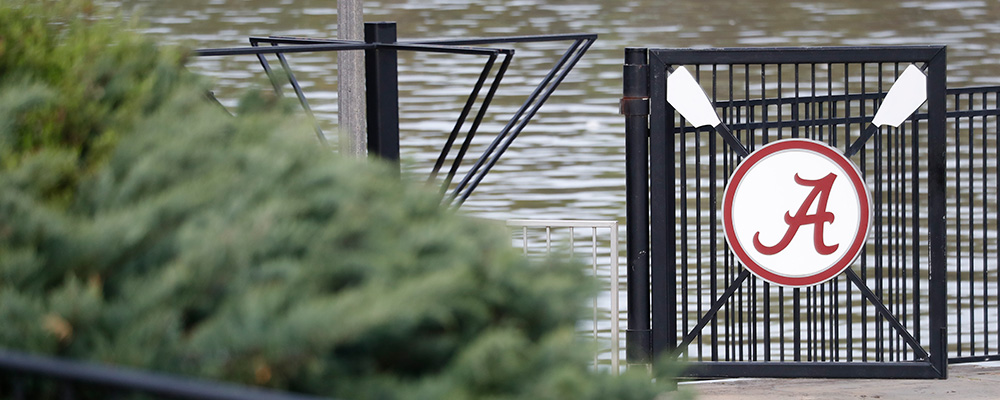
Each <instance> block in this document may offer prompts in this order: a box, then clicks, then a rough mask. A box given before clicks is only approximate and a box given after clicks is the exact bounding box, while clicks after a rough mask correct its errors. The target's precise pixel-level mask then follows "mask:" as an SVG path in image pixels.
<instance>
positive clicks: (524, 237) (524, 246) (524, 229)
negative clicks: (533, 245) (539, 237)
mask: <svg viewBox="0 0 1000 400" xmlns="http://www.w3.org/2000/svg"><path fill="white" fill-rule="evenodd" d="M521 234H522V236H521V240H522V242H521V243H522V246H521V251H522V252H523V253H524V255H528V227H527V226H524V227H521Z"/></svg>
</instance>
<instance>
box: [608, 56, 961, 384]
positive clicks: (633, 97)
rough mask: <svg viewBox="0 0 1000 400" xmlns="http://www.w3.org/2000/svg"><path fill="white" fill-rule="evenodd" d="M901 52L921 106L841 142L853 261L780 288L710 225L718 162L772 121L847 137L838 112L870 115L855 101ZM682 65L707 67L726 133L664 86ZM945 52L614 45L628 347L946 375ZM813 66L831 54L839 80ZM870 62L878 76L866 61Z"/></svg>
mask: <svg viewBox="0 0 1000 400" xmlns="http://www.w3.org/2000/svg"><path fill="white" fill-rule="evenodd" d="M902 63H917V65H923V66H924V68H925V72H926V74H927V93H928V101H927V104H926V106H925V107H926V110H927V113H926V114H923V115H914V116H911V118H910V121H909V122H907V123H904V127H903V128H892V129H888V128H887V129H885V130H883V131H881V132H880V134H879V135H876V136H875V137H874V139H871V140H869V141H868V143H867V148H866V149H865V151H862V152H861V153H859V155H857V156H855V157H856V158H857V159H859V164H860V165H861V168H862V170H865V171H868V173H867V176H869V177H870V178H868V179H871V180H874V181H875V182H873V183H870V185H872V186H874V187H875V196H876V201H875V203H876V204H875V206H876V222H875V227H874V230H875V232H874V237H873V238H872V239H869V245H868V246H867V247H868V248H866V251H867V252H868V254H863V255H862V257H861V259H860V264H861V265H860V266H855V267H853V269H848V270H847V271H846V272H845V274H843V275H842V276H841V277H840V278H837V279H836V280H835V281H832V282H830V283H829V285H826V284H824V285H820V286H817V287H815V288H808V289H794V290H792V289H789V290H788V291H789V292H791V293H785V290H784V288H777V287H771V286H770V285H768V284H767V283H766V282H760V281H759V280H758V279H756V277H753V276H751V275H750V273H749V272H748V271H747V270H746V269H744V268H742V266H740V265H738V263H737V262H736V261H735V260H733V259H732V257H731V255H729V254H728V251H727V250H726V247H725V243H724V242H722V241H721V239H720V237H721V235H718V234H717V233H716V229H715V228H713V227H715V226H718V225H717V224H718V216H717V212H716V209H715V207H716V205H717V204H718V197H717V193H718V192H719V191H720V190H721V188H723V187H724V186H725V177H726V176H728V173H727V172H726V171H731V170H732V168H733V167H734V166H735V165H736V164H737V163H738V162H739V161H740V160H741V159H742V158H743V156H744V155H745V154H746V153H745V150H744V151H740V150H741V149H740V148H739V146H737V147H734V146H733V143H737V144H742V145H744V146H746V147H747V148H748V149H750V151H752V150H753V149H754V148H755V147H758V146H760V145H762V144H766V143H768V142H769V141H771V140H775V139H780V138H781V137H783V136H786V137H811V138H813V139H818V140H822V141H825V142H827V143H829V144H831V145H832V146H834V147H837V148H843V149H844V151H845V153H847V152H849V149H850V145H851V143H852V142H854V140H852V135H853V134H854V133H852V132H853V131H855V130H856V129H854V128H852V126H855V125H856V126H862V124H867V123H868V122H870V121H871V117H870V115H871V114H868V113H867V112H866V111H865V110H868V109H872V108H877V103H878V101H879V100H880V99H881V98H882V96H884V90H882V89H883V88H884V86H883V82H886V83H888V82H890V81H891V79H892V77H893V76H894V75H893V72H894V71H895V73H898V72H899V71H901V69H900V65H901V64H902ZM681 65H685V66H688V67H693V68H695V71H696V73H695V76H705V77H706V79H710V80H711V84H710V89H709V90H707V92H708V93H709V96H710V97H711V98H712V100H713V101H714V102H715V105H716V108H717V109H719V110H720V111H721V113H720V114H721V115H722V116H723V119H724V120H725V121H726V122H727V123H728V125H729V127H731V128H732V131H733V132H734V136H728V137H725V135H727V134H728V132H725V131H720V132H718V133H715V132H713V131H711V130H709V131H707V132H706V131H705V130H704V129H695V128H690V127H686V126H685V125H686V124H685V121H684V120H683V119H682V118H679V115H677V114H676V113H675V111H674V109H673V107H672V106H671V105H670V104H669V103H668V102H667V101H666V95H665V88H666V77H667V76H668V74H669V73H670V71H672V68H674V67H676V66H681ZM945 65H946V58H945V49H944V47H942V46H901V47H863V48H858V47H834V48H757V49H749V48H747V49H710V50H692V49H644V48H631V49H626V52H625V65H624V89H623V99H622V113H623V114H625V117H626V176H627V178H626V187H627V189H626V190H627V201H628V206H627V212H628V215H627V218H628V231H627V234H628V237H627V242H628V251H627V253H628V256H627V257H628V271H629V276H628V288H629V293H628V310H629V316H628V317H629V321H628V331H627V332H626V335H627V336H626V337H627V355H628V358H629V361H630V362H648V361H650V360H651V359H652V358H653V357H656V356H661V355H667V354H669V355H671V356H673V357H680V358H682V359H685V360H686V361H688V362H689V366H690V368H689V369H688V371H687V372H686V374H687V375H688V376H697V377H730V376H758V377H864V378H888V377H892V378H944V377H946V376H947V354H948V353H947V339H948V335H947V327H948V325H947V320H946V313H947V309H946V294H947V287H946V285H945V280H946V275H947V274H946V262H947V242H946V221H945V213H946V200H945V196H946V190H945V189H946V184H945V167H946V162H945V155H946V139H945V135H946V132H945V131H946V126H945V120H946V116H945ZM872 67H874V68H872ZM817 68H819V69H827V70H830V71H832V70H834V69H837V68H841V70H840V71H841V75H843V77H842V79H843V80H842V81H840V80H838V82H837V84H836V85H834V84H833V73H832V72H831V73H829V74H828V76H827V78H826V79H825V81H828V82H821V83H820V84H819V85H817V81H816V72H817ZM851 68H853V70H854V71H856V72H857V71H860V74H861V76H860V77H854V76H852V74H851V73H850V72H849V71H851ZM802 70H805V71H806V72H804V73H800V71H802ZM871 70H874V71H876V72H875V74H874V75H877V76H873V77H866V76H865V73H866V71H871ZM782 71H786V73H785V77H784V79H783V77H782ZM775 73H776V75H777V76H774V74H775ZM726 74H729V75H728V76H729V81H728V82H726V81H725V78H724V77H725V76H726ZM736 75H739V76H740V77H741V79H742V81H741V82H738V84H734V81H733V76H736ZM790 75H794V76H790ZM720 76H721V77H723V78H721V79H722V82H721V83H720V82H718V81H717V79H719V77H720ZM810 79H811V84H810ZM838 79H840V78H838ZM789 81H790V82H793V83H787V82H789ZM859 81H860V83H859ZM803 82H805V83H803ZM783 83H784V84H785V85H787V86H785V87H782V84H783ZM872 85H875V86H877V89H876V90H869V89H867V88H868V87H870V86H872ZM702 86H704V84H702ZM727 86H728V87H727ZM734 86H735V87H734ZM817 86H819V87H820V88H824V89H828V90H826V92H827V94H826V96H825V97H824V96H821V95H818V94H817ZM857 87H860V90H859V91H858V92H857V93H854V92H852V90H854V89H855V88H857ZM720 92H722V93H725V92H729V95H728V97H727V96H726V95H720V94H719V93H720ZM734 92H743V96H745V97H740V96H736V97H734V96H733V94H732V93H734ZM820 92H823V90H820ZM852 110H854V113H853V114H852ZM845 125H846V127H845ZM838 126H840V128H839V130H838V128H837V127H838ZM702 134H707V139H701V137H702ZM720 135H723V136H724V137H723V139H724V140H723V141H722V142H723V143H724V144H725V145H726V147H720V145H719V143H718V141H717V138H718V136H720ZM918 136H919V137H922V138H925V139H919V140H918V139H917V138H918ZM855 139H856V136H855ZM892 140H895V142H893V141H892ZM689 141H691V142H692V144H689V143H688V142H689ZM904 144H905V145H904ZM918 145H919V146H918ZM689 147H693V148H694V150H693V151H694V152H695V154H687V153H686V151H688V150H685V149H688V148H689ZM706 148H707V149H708V150H704V149H706ZM703 159H707V160H708V164H709V165H707V166H706V165H703V164H701V162H702V160H703ZM692 160H693V161H692ZM691 162H693V163H694V164H693V165H690V166H689V165H688V164H689V163H691ZM706 171H707V172H706ZM703 173H704V174H705V175H707V176H703V175H702V174H703ZM921 176H924V177H926V179H923V178H921ZM871 177H874V178H871ZM689 181H690V182H693V183H692V185H691V186H693V188H690V191H689V188H688V182H689ZM702 182H705V183H702ZM701 185H705V186H706V187H702V186H701ZM703 190H704V191H707V192H708V193H709V197H707V198H702V197H700V196H701V193H702V191H703ZM691 196H694V199H693V200H689V198H691ZM893 196H896V197H895V198H893ZM923 196H926V197H923ZM689 206H690V209H689ZM903 210H905V213H906V215H902V214H900V211H903ZM921 210H927V211H926V213H922V212H921ZM692 214H693V215H692ZM702 219H705V220H707V221H703V220H702ZM691 225H695V226H697V228H695V230H694V232H691V231H690V229H689V226H691ZM706 226H707V227H708V228H705V227H706ZM702 231H706V232H702ZM688 235H691V236H693V237H689V236H688ZM900 237H902V238H904V239H902V241H901V240H900V239H899V238H900ZM689 243H694V244H690V245H689ZM706 244H707V246H706ZM702 268H704V270H703V269H702ZM854 269H858V270H860V271H855V270H854ZM868 272H871V273H868ZM907 274H908V275H907ZM679 275H680V276H679ZM703 275H707V276H708V278H706V279H709V280H710V284H709V283H704V284H703V282H702V281H701V279H702V276H703ZM903 277H906V278H905V279H902V278H903ZM894 291H901V292H902V293H905V294H898V293H897V292H894ZM702 292H705V293H709V294H710V295H708V298H709V299H710V300H707V301H706V299H705V298H702ZM733 303H736V304H733ZM803 303H804V304H803ZM852 303H853V304H854V305H852ZM925 303H926V304H925ZM859 310H860V314H861V315H858V316H857V317H856V318H855V317H854V316H853V314H854V313H855V312H858V311H859ZM723 314H724V315H723ZM772 318H773V320H772ZM852 318H854V319H856V320H855V321H852ZM786 319H787V320H786ZM845 325H846V328H845ZM786 326H791V328H790V330H791V331H790V332H787V335H788V336H790V339H791V340H790V341H788V340H786V332H785V331H786V330H787V329H786ZM855 326H860V328H855ZM869 331H871V332H869ZM922 332H923V333H922ZM772 336H773V337H775V338H774V339H772ZM692 347H694V348H695V350H694V351H695V352H696V353H697V354H694V355H692V354H691V353H690V352H691V351H692V350H691V349H692ZM706 348H707V350H704V352H703V351H702V350H703V349H706ZM720 348H721V350H720ZM772 353H774V354H772Z"/></svg>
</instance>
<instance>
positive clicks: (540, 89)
mask: <svg viewBox="0 0 1000 400" xmlns="http://www.w3.org/2000/svg"><path fill="white" fill-rule="evenodd" d="M579 45H580V42H575V43H573V45H571V46H570V48H569V49H567V50H566V52H565V53H564V54H563V56H562V57H561V58H560V59H559V61H557V62H556V65H555V66H553V67H552V69H551V70H549V72H548V74H546V75H545V77H544V78H542V80H541V82H539V83H538V85H537V86H535V89H534V90H533V91H532V93H531V94H530V95H529V96H528V99H527V100H525V102H524V103H523V104H522V105H521V107H520V108H519V109H518V110H517V112H515V113H514V115H513V116H512V117H511V118H510V120H508V121H507V125H506V126H504V128H503V129H502V130H501V131H500V133H499V134H497V136H496V138H494V139H493V142H491V143H490V145H489V146H488V147H487V148H486V151H484V152H483V154H482V155H481V156H479V159H478V160H476V162H475V164H473V166H472V168H471V169H470V170H469V171H468V172H467V173H466V175H465V177H464V178H462V180H461V181H460V182H459V183H458V186H457V187H456V188H455V191H454V192H453V193H452V199H453V200H455V199H457V202H458V204H459V205H461V204H462V203H463V202H464V201H465V199H466V198H467V197H468V195H469V194H471V193H472V191H471V190H469V191H467V192H466V193H465V194H462V191H463V190H464V189H465V188H466V187H467V186H474V185H477V184H478V180H481V179H482V177H485V173H484V174H482V175H477V173H478V172H479V170H480V169H481V168H482V169H484V170H486V172H488V168H486V167H485V166H486V165H489V164H490V161H493V160H496V159H499V155H500V153H502V151H503V150H498V149H505V145H504V144H506V146H509V145H510V143H511V142H512V141H513V140H514V138H515V137H516V133H515V134H512V132H515V131H517V132H519V131H520V129H518V126H521V127H523V125H518V121H520V120H521V118H522V117H523V116H524V115H525V114H526V113H528V112H529V108H530V107H532V105H535V106H536V108H535V110H537V107H540V106H541V103H537V104H536V103H535V102H536V101H537V100H538V99H539V98H540V97H541V96H542V95H543V93H544V90H545V89H546V87H548V86H549V83H550V82H552V81H553V79H555V78H556V76H557V75H559V72H560V70H562V67H563V66H564V65H566V63H567V62H568V61H569V60H570V59H571V55H572V53H573V52H574V50H575V49H576V48H577V47H578V46H579ZM563 72H566V71H563ZM552 90H554V88H552ZM550 93H551V92H550ZM542 103H544V100H543V101H542ZM531 115H534V112H531ZM530 118H531V117H528V118H527V119H525V124H526V123H527V120H529V119H530ZM505 139H506V140H505ZM495 151H496V152H497V153H498V154H497V156H496V158H495V159H491V156H492V155H493V153H494V152H495ZM493 162H494V163H495V161H493ZM490 166H492V165H490ZM473 182H475V183H473Z"/></svg>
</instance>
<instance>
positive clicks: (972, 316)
mask: <svg viewBox="0 0 1000 400" xmlns="http://www.w3.org/2000/svg"><path fill="white" fill-rule="evenodd" d="M967 101H968V109H969V110H972V108H973V107H972V93H969V94H968V96H967ZM973 122H974V117H972V116H970V117H969V118H968V124H969V128H968V131H969V133H968V135H969V136H968V138H969V143H968V153H967V154H968V157H969V164H968V165H969V166H968V168H967V170H966V172H967V179H968V181H969V189H968V190H966V192H967V194H968V200H969V201H968V203H969V205H968V210H969V212H968V214H969V224H968V225H969V233H968V236H969V255H968V258H969V325H968V326H969V355H970V356H973V355H976V336H975V335H976V307H975V305H976V273H975V270H976V259H975V257H973V256H974V255H975V252H976V233H975V228H976V214H975V209H974V208H975V200H974V197H973V196H974V195H975V192H976V181H975V179H973V175H972V174H973V173H974V172H975V165H974V164H975V155H976V154H975V146H974V144H975V139H974V138H973V135H974V134H975V132H974V131H975V130H974V129H973V125H972V124H973ZM958 193H961V192H958Z"/></svg>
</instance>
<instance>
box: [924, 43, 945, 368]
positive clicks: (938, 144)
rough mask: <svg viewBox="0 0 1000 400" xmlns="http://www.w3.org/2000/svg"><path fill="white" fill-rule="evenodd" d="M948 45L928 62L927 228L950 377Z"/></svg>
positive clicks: (934, 344)
mask: <svg viewBox="0 0 1000 400" xmlns="http://www.w3.org/2000/svg"><path fill="white" fill-rule="evenodd" d="M945 55H946V53H945V48H943V47H942V48H941V51H940V52H939V53H938V54H937V55H936V56H934V58H932V59H931V60H930V62H928V63H927V65H928V67H927V72H928V76H927V193H929V194H930V195H929V196H928V197H927V211H928V215H927V230H928V237H929V239H930V287H929V288H928V292H929V293H928V294H929V296H930V303H931V304H930V306H929V308H930V310H929V312H930V327H931V329H930V335H931V341H930V342H931V351H930V359H931V360H930V361H931V365H933V366H934V369H936V370H937V372H938V373H939V374H940V377H941V378H947V377H948V319H947V313H948V297H947V296H948V287H947V285H946V282H947V279H948V275H947V272H946V271H947V262H948V238H947V221H946V220H945V218H946V210H947V193H948V191H947V182H946V177H945V171H946V167H945V166H946V164H947V161H946V157H947V146H948V144H947V139H946V137H945V136H946V131H947V123H946V119H947V115H946V107H947V106H946V105H945V92H946V90H947V88H946V84H945V69H946V65H947V61H946V58H945Z"/></svg>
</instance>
